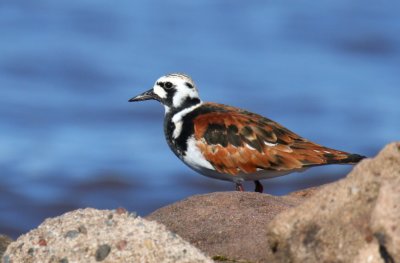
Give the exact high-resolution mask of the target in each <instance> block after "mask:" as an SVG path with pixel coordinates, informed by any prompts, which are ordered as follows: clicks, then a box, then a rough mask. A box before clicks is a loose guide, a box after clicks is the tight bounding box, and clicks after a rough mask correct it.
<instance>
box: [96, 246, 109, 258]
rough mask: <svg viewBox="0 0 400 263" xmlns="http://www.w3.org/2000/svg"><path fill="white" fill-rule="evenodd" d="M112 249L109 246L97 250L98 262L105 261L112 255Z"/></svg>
mask: <svg viewBox="0 0 400 263" xmlns="http://www.w3.org/2000/svg"><path fill="white" fill-rule="evenodd" d="M110 251H111V247H110V246H109V245H107V244H104V245H101V246H99V247H98V248H97V250H96V261H103V260H104V259H105V258H106V257H107V256H108V254H110Z"/></svg>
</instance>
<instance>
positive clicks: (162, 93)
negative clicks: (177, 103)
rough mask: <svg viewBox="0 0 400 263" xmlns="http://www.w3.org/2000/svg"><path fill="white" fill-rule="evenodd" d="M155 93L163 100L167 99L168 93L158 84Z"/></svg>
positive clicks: (154, 89) (155, 86)
mask: <svg viewBox="0 0 400 263" xmlns="http://www.w3.org/2000/svg"><path fill="white" fill-rule="evenodd" d="M153 92H154V93H155V94H157V96H158V97H160V98H162V99H165V98H166V97H167V92H166V91H165V90H164V89H163V88H161V87H160V86H158V85H157V84H155V85H154V88H153Z"/></svg>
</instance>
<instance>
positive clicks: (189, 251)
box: [3, 208, 212, 263]
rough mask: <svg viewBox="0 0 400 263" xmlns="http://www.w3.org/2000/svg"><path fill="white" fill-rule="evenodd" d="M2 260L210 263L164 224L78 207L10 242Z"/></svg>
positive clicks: (121, 211)
mask: <svg viewBox="0 0 400 263" xmlns="http://www.w3.org/2000/svg"><path fill="white" fill-rule="evenodd" d="M3 262H5V263H8V262H26V263H29V262H54V263H55V262H57V263H67V262H110V263H111V262H154V263H159V262H171V263H173V262H182V263H183V262H187V263H192V262H212V260H211V259H210V258H208V257H207V256H205V255H204V254H203V253H202V252H200V251H199V250H198V249H197V248H195V247H193V246H192V245H190V244H189V243H188V242H186V241H184V240H183V239H182V238H180V237H179V236H177V235H175V234H173V233H171V232H169V231H167V230H166V229H165V227H164V226H162V225H160V224H158V223H156V222H150V221H147V220H145V219H142V218H139V217H136V216H134V215H132V214H129V213H127V212H126V211H125V210H124V209H117V210H116V211H110V210H96V209H90V208H88V209H79V210H76V211H73V212H69V213H66V214H64V215H62V216H59V217H56V218H51V219H47V220H46V221H45V222H44V223H42V224H41V225H40V226H39V227H38V228H36V229H34V230H32V231H30V232H29V233H27V234H25V235H22V236H21V237H19V238H18V239H17V240H16V241H15V242H13V243H11V244H10V245H9V246H8V248H7V250H6V252H5V254H4V256H3Z"/></svg>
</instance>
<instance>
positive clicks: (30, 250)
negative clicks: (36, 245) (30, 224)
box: [28, 247, 35, 256]
mask: <svg viewBox="0 0 400 263" xmlns="http://www.w3.org/2000/svg"><path fill="white" fill-rule="evenodd" d="M34 252H35V250H34V249H33V247H31V248H30V249H28V254H29V255H31V256H33V253H34Z"/></svg>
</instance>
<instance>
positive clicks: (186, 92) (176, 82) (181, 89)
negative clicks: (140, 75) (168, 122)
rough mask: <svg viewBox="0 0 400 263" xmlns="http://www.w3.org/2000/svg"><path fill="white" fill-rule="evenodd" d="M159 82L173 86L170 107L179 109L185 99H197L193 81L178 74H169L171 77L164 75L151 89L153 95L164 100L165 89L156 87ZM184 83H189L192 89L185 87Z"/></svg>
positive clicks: (165, 95) (197, 94)
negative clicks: (169, 83)
mask: <svg viewBox="0 0 400 263" xmlns="http://www.w3.org/2000/svg"><path fill="white" fill-rule="evenodd" d="M159 82H163V83H166V82H171V83H172V85H173V87H172V88H173V89H175V93H174V97H173V98H172V106H173V107H174V108H179V107H180V106H181V105H182V103H183V102H184V101H185V99H186V98H192V99H193V98H198V99H200V98H199V93H198V91H197V89H196V86H195V85H194V83H193V81H192V80H191V79H190V78H189V77H186V76H184V75H179V74H171V75H166V76H163V77H161V78H159V79H158V80H157V81H156V84H155V85H154V87H153V91H154V93H155V94H157V95H158V96H159V97H160V98H162V99H166V98H167V96H168V92H167V91H166V90H165V88H162V87H160V86H159V85H157V83H159ZM186 83H190V84H191V85H192V86H193V88H190V87H188V86H187V85H186Z"/></svg>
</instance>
